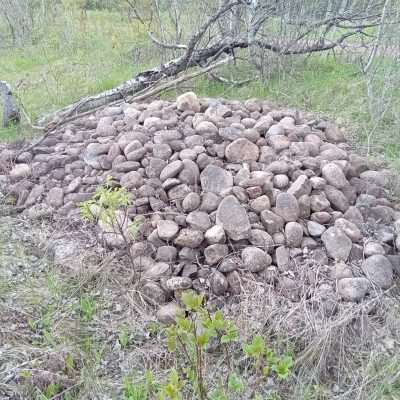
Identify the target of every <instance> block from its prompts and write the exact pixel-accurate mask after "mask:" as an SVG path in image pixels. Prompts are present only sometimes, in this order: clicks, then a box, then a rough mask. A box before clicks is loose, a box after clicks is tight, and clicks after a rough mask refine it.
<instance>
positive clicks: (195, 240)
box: [174, 229, 204, 249]
mask: <svg viewBox="0 0 400 400" xmlns="http://www.w3.org/2000/svg"><path fill="white" fill-rule="evenodd" d="M203 239H204V236H203V232H201V231H197V230H193V229H181V231H180V232H179V235H178V237H177V238H176V239H175V240H174V243H175V244H176V245H177V246H181V247H189V248H191V249H195V248H197V247H199V246H200V244H201V242H202V241H203Z"/></svg>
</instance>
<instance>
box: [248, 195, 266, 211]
mask: <svg viewBox="0 0 400 400" xmlns="http://www.w3.org/2000/svg"><path fill="white" fill-rule="evenodd" d="M249 205H250V209H251V210H253V211H254V212H256V213H261V212H262V211H264V210H269V209H270V208H271V202H270V200H269V197H268V196H266V195H262V196H260V197H257V198H256V199H254V200H251V201H250V204H249Z"/></svg>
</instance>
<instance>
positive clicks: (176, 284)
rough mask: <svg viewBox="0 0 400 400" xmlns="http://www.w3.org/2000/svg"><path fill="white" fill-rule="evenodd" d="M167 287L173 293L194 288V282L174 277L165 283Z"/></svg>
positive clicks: (181, 277) (185, 278)
mask: <svg viewBox="0 0 400 400" xmlns="http://www.w3.org/2000/svg"><path fill="white" fill-rule="evenodd" d="M165 287H166V288H167V289H168V290H171V291H172V292H173V291H175V290H186V289H190V288H191V287H192V280H191V279H190V278H188V277H185V276H174V277H172V278H169V279H167V280H166V282H165Z"/></svg>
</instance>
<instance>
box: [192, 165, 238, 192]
mask: <svg viewBox="0 0 400 400" xmlns="http://www.w3.org/2000/svg"><path fill="white" fill-rule="evenodd" d="M200 182H201V188H202V189H203V191H204V192H212V193H216V194H223V193H226V192H227V191H229V190H230V189H231V188H232V186H233V177H232V174H231V173H230V172H229V171H227V170H225V169H223V168H220V167H218V166H216V165H208V166H207V167H206V168H205V169H204V170H203V171H202V173H201V174H200Z"/></svg>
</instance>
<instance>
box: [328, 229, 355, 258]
mask: <svg viewBox="0 0 400 400" xmlns="http://www.w3.org/2000/svg"><path fill="white" fill-rule="evenodd" d="M321 239H322V242H323V243H324V245H325V248H326V250H327V252H328V254H329V256H330V257H332V258H333V259H335V260H340V261H346V260H347V259H348V257H349V255H350V251H351V247H352V242H351V239H350V238H349V237H348V236H346V234H345V233H344V232H343V231H342V230H341V229H339V228H336V227H333V226H332V227H330V228H329V229H327V230H326V231H325V232H324V233H323V234H322V236H321Z"/></svg>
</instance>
